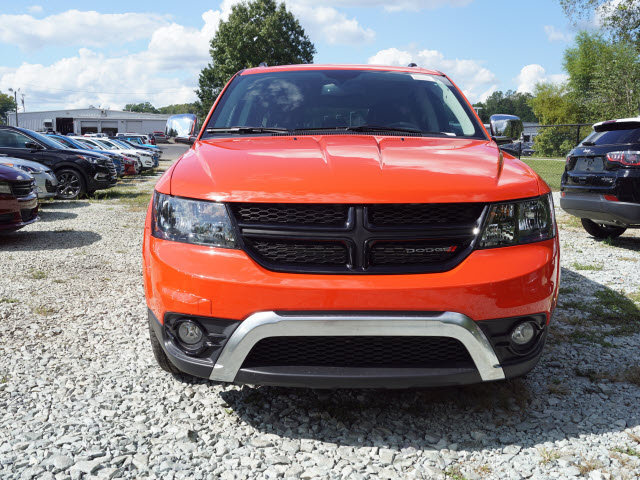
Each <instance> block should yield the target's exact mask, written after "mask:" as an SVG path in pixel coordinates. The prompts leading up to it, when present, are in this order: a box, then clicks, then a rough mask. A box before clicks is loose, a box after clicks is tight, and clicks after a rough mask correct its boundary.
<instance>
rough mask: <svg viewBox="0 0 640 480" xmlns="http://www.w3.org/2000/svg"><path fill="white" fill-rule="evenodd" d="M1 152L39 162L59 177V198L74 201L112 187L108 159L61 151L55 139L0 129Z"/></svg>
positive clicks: (113, 178)
mask: <svg viewBox="0 0 640 480" xmlns="http://www.w3.org/2000/svg"><path fill="white" fill-rule="evenodd" d="M0 153H4V154H7V155H8V156H11V157H17V158H24V159H26V160H33V161H35V162H39V163H42V164H43V165H47V166H48V167H49V168H51V169H52V170H53V171H54V173H55V174H56V177H57V178H58V182H59V185H58V193H57V196H58V198H61V199H64V200H73V199H76V198H78V197H81V196H82V195H84V194H92V193H93V192H95V191H96V190H103V189H105V188H109V187H111V186H112V185H115V183H116V181H117V174H116V169H115V167H114V165H113V162H112V161H111V159H109V158H108V157H106V156H104V155H100V154H98V153H90V152H82V153H79V152H78V151H74V150H70V149H66V148H64V147H63V146H62V145H61V144H59V143H57V142H55V141H54V140H52V139H50V138H48V137H46V136H45V135H41V134H39V133H36V132H33V131H31V130H27V129H26V128H18V127H8V126H0Z"/></svg>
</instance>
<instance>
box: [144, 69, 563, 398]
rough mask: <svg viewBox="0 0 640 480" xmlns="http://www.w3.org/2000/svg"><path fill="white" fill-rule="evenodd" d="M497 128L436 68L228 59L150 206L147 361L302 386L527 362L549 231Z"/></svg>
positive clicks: (536, 188)
mask: <svg viewBox="0 0 640 480" xmlns="http://www.w3.org/2000/svg"><path fill="white" fill-rule="evenodd" d="M501 118H502V117H501ZM505 118H506V120H505V119H504V118H502V119H500V120H499V121H496V124H495V127H496V128H499V129H500V130H506V131H509V128H510V125H511V124H510V123H509V122H512V121H513V119H512V117H505ZM492 129H493V125H492ZM492 133H494V134H497V132H492ZM500 140H502V138H494V137H491V136H490V135H489V134H488V133H487V131H486V130H485V129H484V127H483V125H482V123H481V122H480V120H479V119H478V117H477V115H476V114H475V112H474V110H473V109H472V107H471V106H470V104H469V102H468V101H467V100H466V99H465V97H464V95H463V94H462V93H461V92H460V90H459V89H458V88H457V87H456V86H455V85H454V84H453V82H452V81H451V80H450V79H449V78H448V77H447V76H446V75H444V74H442V73H440V72H437V71H430V70H424V69H420V68H415V67H413V66H410V67H407V68H397V67H377V66H376V67H374V66H344V65H341V66H335V65H331V66H327V65H324V66H323V65H295V66H278V67H258V68H251V69H247V70H244V71H241V72H239V73H237V74H236V75H235V76H234V77H233V78H232V79H231V80H230V81H229V83H228V84H227V86H226V87H225V88H224V90H223V91H222V92H221V94H220V95H219V96H218V99H217V100H216V103H215V104H214V106H213V108H212V109H211V112H210V113H209V116H208V118H207V120H206V122H205V123H204V126H203V128H202V130H201V132H200V134H199V135H198V137H197V138H196V139H195V143H194V144H193V145H192V147H191V148H190V149H189V150H188V151H187V152H186V153H185V154H184V155H183V156H182V157H181V158H180V159H179V160H178V161H176V162H175V163H174V164H173V165H172V166H171V168H169V170H167V171H166V172H165V174H164V175H163V177H162V178H161V179H160V181H159V182H158V184H157V185H156V189H155V193H154V196H153V199H152V201H151V204H150V206H149V210H148V215H147V220H146V226H145V235H144V246H143V250H144V282H145V293H146V298H147V305H148V312H149V329H150V335H151V344H152V346H153V350H154V354H155V356H156V359H157V361H158V363H159V364H160V366H161V367H162V368H163V369H165V370H167V371H168V372H172V373H181V372H182V373H187V374H190V375H193V376H196V377H204V378H209V379H211V380H216V381H222V382H234V383H246V384H264V385H283V386H305V387H314V388H338V387H385V388H400V387H419V386H432V385H452V384H466V383H474V382H483V381H493V380H501V379H505V378H510V377H516V376H520V375H524V374H525V373H527V372H528V371H529V370H531V369H532V368H533V367H534V366H535V364H536V363H537V362H538V360H539V359H540V356H541V354H542V350H543V346H544V343H545V339H546V335H547V330H548V324H549V320H550V318H551V315H552V313H553V310H554V308H555V305H556V302H557V294H558V284H559V275H560V270H559V245H558V238H557V229H556V225H555V218H554V210H553V202H552V197H551V193H550V190H549V187H548V186H547V185H546V184H545V182H544V181H542V180H541V179H540V177H538V175H536V173H535V172H533V171H532V170H531V169H530V168H529V167H528V166H527V165H525V164H524V163H522V162H521V161H519V160H517V159H515V158H513V157H511V156H509V155H507V154H503V153H502V152H501V151H500V149H499V147H498V145H497V143H496V141H500Z"/></svg>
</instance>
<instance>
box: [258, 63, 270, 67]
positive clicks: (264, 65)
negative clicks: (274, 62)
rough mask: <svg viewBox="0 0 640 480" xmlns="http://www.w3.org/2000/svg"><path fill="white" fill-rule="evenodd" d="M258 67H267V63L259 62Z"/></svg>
mask: <svg viewBox="0 0 640 480" xmlns="http://www.w3.org/2000/svg"><path fill="white" fill-rule="evenodd" d="M258 66H259V67H268V66H269V65H267V62H260V65H258Z"/></svg>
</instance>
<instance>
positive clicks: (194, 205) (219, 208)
mask: <svg viewBox="0 0 640 480" xmlns="http://www.w3.org/2000/svg"><path fill="white" fill-rule="evenodd" d="M152 215H153V218H152V222H151V223H152V227H151V228H152V235H153V236H154V237H156V238H162V239H164V240H172V241H174V242H182V243H193V244H196V245H207V246H210V247H224V248H236V235H235V231H234V229H233V226H232V225H231V220H230V219H229V215H228V214H227V208H226V207H225V205H224V204H222V203H215V202H207V201H201V200H188V199H186V198H180V197H172V196H170V195H164V194H162V193H158V192H155V193H154V197H153V211H152Z"/></svg>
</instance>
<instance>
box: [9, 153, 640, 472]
mask: <svg viewBox="0 0 640 480" xmlns="http://www.w3.org/2000/svg"><path fill="white" fill-rule="evenodd" d="M164 148H166V151H167V154H166V155H165V157H172V158H177V156H178V154H179V151H180V149H181V148H182V147H178V146H166V147H164ZM168 165H169V162H166V161H164V162H161V168H163V169H164V168H166V167H167V166H168ZM157 178H158V177H157V176H146V177H142V178H141V179H138V180H129V181H127V182H126V185H124V186H122V187H119V188H118V189H117V190H115V191H114V192H111V193H106V194H104V195H103V196H104V198H100V199H90V200H82V201H77V202H51V203H47V204H45V205H44V207H43V208H42V215H41V217H42V221H40V222H38V223H36V224H34V225H33V226H30V227H27V228H25V229H24V230H22V231H20V232H18V233H16V234H13V235H9V236H6V237H2V238H0V259H1V266H2V276H1V277H0V322H1V324H2V329H1V330H0V478H2V479H13V478H15V479H18V478H20V479H23V478H49V479H52V478H55V479H67V478H73V479H77V478H163V479H164V478H166V479H173V478H176V479H182V478H195V479H204V478H222V479H232V478H279V477H280V478H281V477H284V478H305V479H306V478H316V477H317V478H353V479H359V478H373V479H375V478H380V479H393V478H445V477H446V478H450V479H458V480H460V479H463V478H466V479H477V478H501V479H502V478H509V479H520V478H573V477H578V476H581V475H584V476H585V477H588V478H591V479H599V478H615V479H618V478H629V479H630V478H639V477H640V401H639V399H640V367H638V366H637V364H638V361H639V360H638V345H639V341H640V334H639V333H638V332H639V331H640V329H639V326H640V311H639V310H638V304H637V303H634V300H636V301H637V300H639V299H640V298H639V297H638V292H639V291H640V274H639V273H638V269H639V268H640V235H639V234H638V233H637V232H636V233H634V232H632V233H631V234H626V235H624V236H623V237H622V238H621V239H619V240H617V241H614V242H609V243H611V244H609V243H607V242H598V241H595V240H593V239H592V238H590V237H589V236H588V235H587V234H586V233H585V232H584V231H582V229H581V228H579V227H578V226H576V222H575V221H573V220H572V219H571V218H569V217H567V216H564V215H562V213H561V212H558V215H559V219H560V222H561V225H562V229H561V237H562V246H563V258H562V264H563V285H562V296H561V306H560V308H559V309H558V311H557V315H556V317H555V320H554V323H553V327H552V336H551V338H550V342H549V344H548V347H547V349H546V353H545V355H544V358H543V360H542V362H541V364H540V365H539V366H538V367H537V369H536V370H534V371H533V372H532V373H531V374H530V375H529V376H528V377H527V378H526V379H524V380H516V381H511V382H502V383H497V384H485V385H478V386H470V387H464V388H462V387H461V388H448V389H432V390H421V391H368V390H367V391H310V390H295V389H279V388H267V387H262V388H254V387H247V386H244V387H239V386H226V385H219V384H215V383H212V382H207V381H201V382H195V383H194V382H191V381H189V380H186V379H183V378H174V377H172V376H170V375H168V374H166V373H164V372H163V371H161V370H160V369H159V368H158V367H157V366H156V365H155V361H154V359H153V356H152V353H151V349H150V346H149V340H148V333H147V323H146V307H145V302H144V294H143V289H142V275H141V258H140V250H141V243H142V227H143V221H144V216H145V202H146V201H147V199H148V194H149V193H150V192H151V190H152V187H153V184H154V183H155V181H156V180H157ZM620 293H625V294H626V295H628V296H626V297H625V296H622V295H620ZM630 298H631V299H630ZM634 366H635V368H634Z"/></svg>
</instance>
